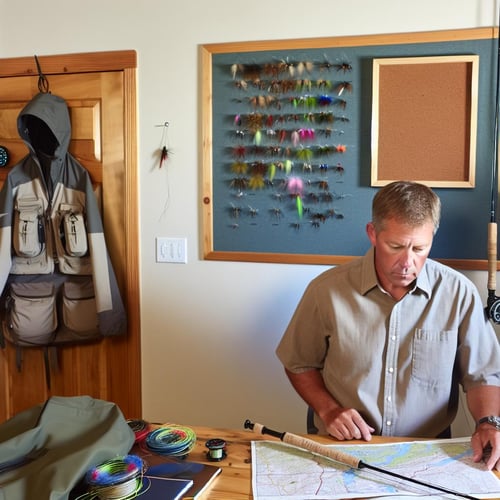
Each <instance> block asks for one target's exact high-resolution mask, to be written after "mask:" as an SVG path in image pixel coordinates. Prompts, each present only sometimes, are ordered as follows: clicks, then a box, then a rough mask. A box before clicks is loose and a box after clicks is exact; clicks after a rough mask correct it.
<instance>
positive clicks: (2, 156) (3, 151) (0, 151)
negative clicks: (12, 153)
mask: <svg viewBox="0 0 500 500" xmlns="http://www.w3.org/2000/svg"><path fill="white" fill-rule="evenodd" d="M8 161H9V153H8V152H7V148H6V147H4V146H0V167H5V165H7V162H8Z"/></svg>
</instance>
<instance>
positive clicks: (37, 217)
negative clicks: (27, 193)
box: [12, 198, 45, 258]
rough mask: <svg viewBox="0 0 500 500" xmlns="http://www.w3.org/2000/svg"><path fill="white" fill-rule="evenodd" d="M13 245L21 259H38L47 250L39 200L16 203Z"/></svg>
mask: <svg viewBox="0 0 500 500" xmlns="http://www.w3.org/2000/svg"><path fill="white" fill-rule="evenodd" d="M12 244H13V246H14V251H15V253H16V255H17V256H19V257H28V258H33V257H37V256H38V255H40V254H41V253H42V252H43V250H44V249H45V230H44V225H43V218H42V204H41V202H40V201H39V200H38V199H37V198H24V199H22V198H21V199H18V200H17V201H16V206H15V211H14V234H13V238H12Z"/></svg>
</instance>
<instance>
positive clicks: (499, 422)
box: [476, 415, 500, 431]
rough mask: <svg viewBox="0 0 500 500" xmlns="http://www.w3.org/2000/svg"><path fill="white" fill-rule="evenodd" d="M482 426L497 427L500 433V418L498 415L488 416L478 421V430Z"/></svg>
mask: <svg viewBox="0 0 500 500" xmlns="http://www.w3.org/2000/svg"><path fill="white" fill-rule="evenodd" d="M481 424H489V425H492V426H493V427H495V429H496V430H497V431H500V417H497V416H496V415H488V416H486V417H482V418H480V419H479V420H478V421H477V425H476V428H477V427H479V426H480V425H481Z"/></svg>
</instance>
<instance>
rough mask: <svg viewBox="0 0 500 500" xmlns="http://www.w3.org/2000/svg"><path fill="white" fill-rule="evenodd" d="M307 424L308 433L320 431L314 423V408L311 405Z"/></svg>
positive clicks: (308, 409)
mask: <svg viewBox="0 0 500 500" xmlns="http://www.w3.org/2000/svg"><path fill="white" fill-rule="evenodd" d="M306 426H307V433H308V434H317V433H318V428H317V427H316V425H315V424H314V410H313V409H312V408H311V407H310V406H308V407H307V420H306Z"/></svg>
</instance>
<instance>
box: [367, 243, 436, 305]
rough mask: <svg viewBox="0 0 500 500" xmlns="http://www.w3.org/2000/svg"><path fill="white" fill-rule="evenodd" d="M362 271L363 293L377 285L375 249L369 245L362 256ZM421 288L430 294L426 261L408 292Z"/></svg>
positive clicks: (414, 291)
mask: <svg viewBox="0 0 500 500" xmlns="http://www.w3.org/2000/svg"><path fill="white" fill-rule="evenodd" d="M362 259H363V263H362V273H361V276H362V277H361V290H360V292H361V294H362V295H365V294H366V293H368V292H369V291H370V290H371V289H372V288H375V287H376V286H379V283H378V279H377V273H376V271H375V249H374V248H373V247H370V249H369V250H368V252H366V254H365V255H364V257H362ZM419 290H421V291H422V292H423V293H425V295H427V297H430V295H431V285H430V283H429V275H428V273H427V262H426V263H425V264H424V266H423V267H422V270H421V271H420V274H419V275H418V276H417V280H416V283H415V284H414V286H413V288H412V289H411V290H410V292H409V293H416V292H418V291H419Z"/></svg>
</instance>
